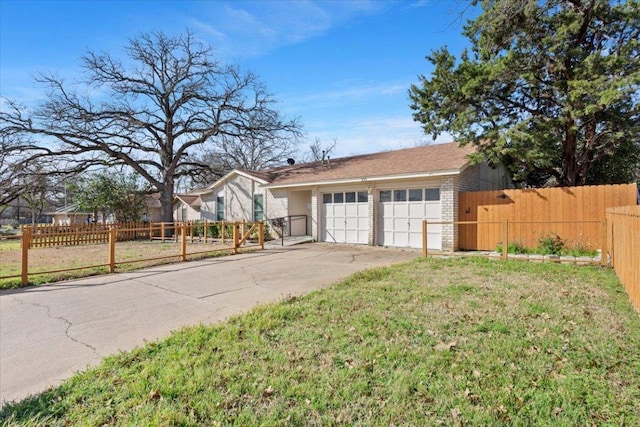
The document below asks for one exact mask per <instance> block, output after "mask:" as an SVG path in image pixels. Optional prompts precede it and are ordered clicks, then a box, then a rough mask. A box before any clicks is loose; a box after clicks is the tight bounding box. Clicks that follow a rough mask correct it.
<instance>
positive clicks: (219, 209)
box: [216, 196, 224, 221]
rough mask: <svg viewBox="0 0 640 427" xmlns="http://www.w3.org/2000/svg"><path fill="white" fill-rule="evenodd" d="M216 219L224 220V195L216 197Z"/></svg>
mask: <svg viewBox="0 0 640 427" xmlns="http://www.w3.org/2000/svg"><path fill="white" fill-rule="evenodd" d="M216 221H224V197H220V196H218V197H217V198H216Z"/></svg>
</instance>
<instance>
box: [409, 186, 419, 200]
mask: <svg viewBox="0 0 640 427" xmlns="http://www.w3.org/2000/svg"><path fill="white" fill-rule="evenodd" d="M409 201H410V202H421V201H422V189H419V190H409Z"/></svg>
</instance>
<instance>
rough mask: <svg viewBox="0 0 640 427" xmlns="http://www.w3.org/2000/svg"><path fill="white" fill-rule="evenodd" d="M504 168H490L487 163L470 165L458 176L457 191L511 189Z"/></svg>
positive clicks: (510, 183)
mask: <svg viewBox="0 0 640 427" xmlns="http://www.w3.org/2000/svg"><path fill="white" fill-rule="evenodd" d="M512 187H513V183H512V182H511V180H510V179H509V174H508V173H507V171H506V169H505V168H504V166H502V165H500V166H497V167H495V168H492V167H491V166H489V165H488V163H487V162H482V163H478V164H477V165H470V166H468V167H467V168H465V169H464V170H463V171H462V173H461V174H460V187H459V191H489V190H503V189H505V188H512Z"/></svg>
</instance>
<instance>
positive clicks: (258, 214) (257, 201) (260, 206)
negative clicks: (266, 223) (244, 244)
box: [253, 194, 264, 221]
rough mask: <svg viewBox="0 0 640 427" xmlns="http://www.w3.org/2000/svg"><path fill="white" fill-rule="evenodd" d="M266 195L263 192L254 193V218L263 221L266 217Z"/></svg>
mask: <svg viewBox="0 0 640 427" xmlns="http://www.w3.org/2000/svg"><path fill="white" fill-rule="evenodd" d="M263 202H264V196H263V195H262V194H254V195H253V220H254V221H262V220H263V219H264V203H263Z"/></svg>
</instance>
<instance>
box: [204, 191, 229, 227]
mask: <svg viewBox="0 0 640 427" xmlns="http://www.w3.org/2000/svg"><path fill="white" fill-rule="evenodd" d="M218 196H222V197H224V187H222V186H220V187H218V188H214V189H212V190H211V191H210V192H208V193H205V194H201V195H200V216H201V217H202V219H206V220H207V221H215V220H216V199H217V197H218Z"/></svg>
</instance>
